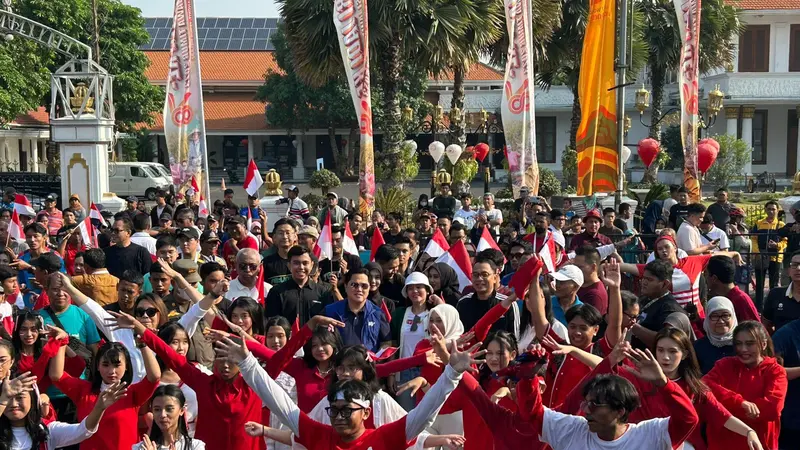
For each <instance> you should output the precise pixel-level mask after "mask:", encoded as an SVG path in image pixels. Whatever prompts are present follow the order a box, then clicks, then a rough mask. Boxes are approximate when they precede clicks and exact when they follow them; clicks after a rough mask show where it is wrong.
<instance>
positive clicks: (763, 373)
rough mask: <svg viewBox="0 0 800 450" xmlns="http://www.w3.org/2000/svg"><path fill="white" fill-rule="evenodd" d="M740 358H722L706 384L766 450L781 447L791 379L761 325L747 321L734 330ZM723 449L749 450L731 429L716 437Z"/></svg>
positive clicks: (735, 346)
mask: <svg viewBox="0 0 800 450" xmlns="http://www.w3.org/2000/svg"><path fill="white" fill-rule="evenodd" d="M733 346H734V348H735V349H736V356H729V357H727V358H722V359H720V360H719V361H717V363H716V364H714V368H713V369H711V371H710V372H709V373H708V374H707V375H706V376H705V377H703V381H704V382H705V383H706V384H707V385H708V387H709V388H711V391H712V392H713V393H714V395H715V396H716V397H717V398H718V399H719V401H720V402H721V403H722V404H723V405H725V407H726V408H728V410H729V411H730V412H731V413H733V414H734V415H735V416H736V417H738V418H739V419H741V420H742V422H744V423H745V424H747V425H748V426H750V427H752V428H753V429H754V430H755V432H756V434H757V435H758V439H759V440H760V441H761V442H762V443H763V444H764V446H765V447H766V448H769V449H774V448H778V437H779V435H780V431H781V411H782V410H783V403H784V401H785V400H786V389H787V387H788V380H787V378H786V370H785V369H784V368H783V366H782V365H781V363H782V361H781V360H780V359H779V358H776V356H775V350H774V348H773V346H772V339H771V338H770V337H769V334H767V330H766V329H765V328H764V325H762V324H761V323H760V322H756V321H752V320H745V321H744V322H742V323H740V324H739V325H737V326H736V328H734V329H733ZM713 436H714V441H715V443H717V444H719V448H725V449H735V448H746V447H744V446H743V445H742V444H743V442H744V441H743V438H742V437H741V436H737V435H736V434H733V433H731V432H729V431H727V430H719V432H718V433H716V434H714V435H713Z"/></svg>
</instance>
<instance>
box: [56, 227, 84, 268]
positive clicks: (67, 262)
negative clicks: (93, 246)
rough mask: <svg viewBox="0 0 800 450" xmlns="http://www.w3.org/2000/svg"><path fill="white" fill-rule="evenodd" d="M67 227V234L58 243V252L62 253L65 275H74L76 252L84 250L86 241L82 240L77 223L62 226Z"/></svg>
mask: <svg viewBox="0 0 800 450" xmlns="http://www.w3.org/2000/svg"><path fill="white" fill-rule="evenodd" d="M64 228H65V229H67V230H68V231H67V235H66V236H64V238H63V239H62V240H61V243H60V244H59V245H58V254H59V255H64V266H66V268H67V275H69V276H74V275H75V257H76V256H77V255H78V253H80V252H82V251H85V250H86V248H87V247H86V243H85V242H83V238H82V236H81V231H80V229H79V228H78V225H69V226H66V227H64Z"/></svg>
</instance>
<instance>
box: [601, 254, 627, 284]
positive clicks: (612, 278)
mask: <svg viewBox="0 0 800 450" xmlns="http://www.w3.org/2000/svg"><path fill="white" fill-rule="evenodd" d="M600 281H602V282H603V284H605V285H606V286H608V287H612V288H618V287H620V286H622V273H621V272H620V267H619V261H618V260H616V259H614V258H611V259H609V260H608V262H607V263H605V264H603V274H602V276H601V277H600Z"/></svg>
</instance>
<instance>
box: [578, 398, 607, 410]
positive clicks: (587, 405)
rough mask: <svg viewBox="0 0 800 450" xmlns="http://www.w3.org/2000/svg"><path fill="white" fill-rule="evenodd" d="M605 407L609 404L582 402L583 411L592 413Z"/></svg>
mask: <svg viewBox="0 0 800 450" xmlns="http://www.w3.org/2000/svg"><path fill="white" fill-rule="evenodd" d="M603 406H608V403H597V402H595V401H587V400H584V401H582V402H581V409H585V410H587V411H590V412H591V411H594V410H595V409H597V408H600V407H603Z"/></svg>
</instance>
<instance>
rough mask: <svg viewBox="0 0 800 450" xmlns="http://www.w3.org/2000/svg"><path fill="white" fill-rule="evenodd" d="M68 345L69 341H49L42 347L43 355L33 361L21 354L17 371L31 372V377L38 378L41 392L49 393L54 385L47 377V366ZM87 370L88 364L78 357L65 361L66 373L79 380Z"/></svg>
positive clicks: (37, 382) (37, 381)
mask: <svg viewBox="0 0 800 450" xmlns="http://www.w3.org/2000/svg"><path fill="white" fill-rule="evenodd" d="M67 344H69V339H61V340H58V341H56V340H54V339H50V340H48V341H47V342H46V343H45V344H44V346H43V347H42V354H41V355H39V359H36V360H34V359H33V356H30V355H25V354H23V353H20V354H19V358H18V359H17V371H18V372H19V373H24V372H30V373H31V375H34V376H35V377H36V384H37V385H38V387H39V392H45V391H47V389H48V388H49V387H50V385H51V384H52V381H50V377H49V376H47V366H48V364H49V363H50V359H52V358H53V357H54V356H56V354H57V353H58V350H59V349H60V348H61V347H63V346H65V345H67ZM85 368H86V362H85V361H84V360H83V358H80V357H78V356H76V357H74V358H66V359H65V360H64V371H65V372H67V373H68V374H70V375H72V376H73V377H76V378H79V377H80V376H81V374H82V373H83V370H84V369H85Z"/></svg>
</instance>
